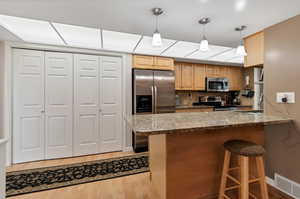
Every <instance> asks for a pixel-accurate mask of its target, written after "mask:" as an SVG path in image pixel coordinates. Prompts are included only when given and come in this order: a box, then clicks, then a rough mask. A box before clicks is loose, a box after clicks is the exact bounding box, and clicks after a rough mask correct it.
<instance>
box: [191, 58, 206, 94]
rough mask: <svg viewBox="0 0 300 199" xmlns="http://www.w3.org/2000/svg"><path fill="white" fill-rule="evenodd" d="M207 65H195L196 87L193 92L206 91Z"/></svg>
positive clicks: (194, 86)
mask: <svg viewBox="0 0 300 199" xmlns="http://www.w3.org/2000/svg"><path fill="white" fill-rule="evenodd" d="M205 74H206V73H205V65H200V64H197V65H194V72H193V75H194V85H193V90H205Z"/></svg>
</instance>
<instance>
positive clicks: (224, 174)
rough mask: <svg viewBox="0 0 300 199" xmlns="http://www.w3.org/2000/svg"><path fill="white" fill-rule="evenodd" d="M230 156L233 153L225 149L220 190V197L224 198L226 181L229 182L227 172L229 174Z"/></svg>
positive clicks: (220, 198)
mask: <svg viewBox="0 0 300 199" xmlns="http://www.w3.org/2000/svg"><path fill="white" fill-rule="evenodd" d="M230 156H231V153H230V152H229V151H228V150H225V156H224V163H223V171H222V178H221V185H220V191H219V199H223V198H224V195H225V188H226V183H227V174H228V169H229V166H230Z"/></svg>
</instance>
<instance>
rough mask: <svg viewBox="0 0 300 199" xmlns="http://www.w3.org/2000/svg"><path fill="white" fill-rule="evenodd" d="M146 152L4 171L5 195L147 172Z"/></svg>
mask: <svg viewBox="0 0 300 199" xmlns="http://www.w3.org/2000/svg"><path fill="white" fill-rule="evenodd" d="M148 171H149V167H148V154H147V153H142V154H136V155H130V156H124V157H119V158H109V159H103V160H96V161H90V162H83V163H75V164H68V165H63V166H54V167H46V168H38V169H30V170H23V171H15V172H8V173H7V174H6V196H7V197H9V196H15V195H20V194H25V193H32V192H37V191H44V190H49V189H55V188H61V187H66V186H71V185H77V184H82V183H88V182H94V181H99V180H106V179H111V178H117V177H122V176H127V175H133V174H138V173H143V172H148Z"/></svg>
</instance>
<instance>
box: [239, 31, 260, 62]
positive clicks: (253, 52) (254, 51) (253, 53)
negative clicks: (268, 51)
mask: <svg viewBox="0 0 300 199" xmlns="http://www.w3.org/2000/svg"><path fill="white" fill-rule="evenodd" d="M244 45H245V48H246V51H247V56H246V57H245V64H244V65H245V67H251V66H258V65H263V64H264V32H258V33H255V34H253V35H250V36H248V37H246V38H245V39H244Z"/></svg>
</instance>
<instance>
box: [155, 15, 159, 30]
mask: <svg viewBox="0 0 300 199" xmlns="http://www.w3.org/2000/svg"><path fill="white" fill-rule="evenodd" d="M155 32H158V15H156V16H155Z"/></svg>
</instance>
